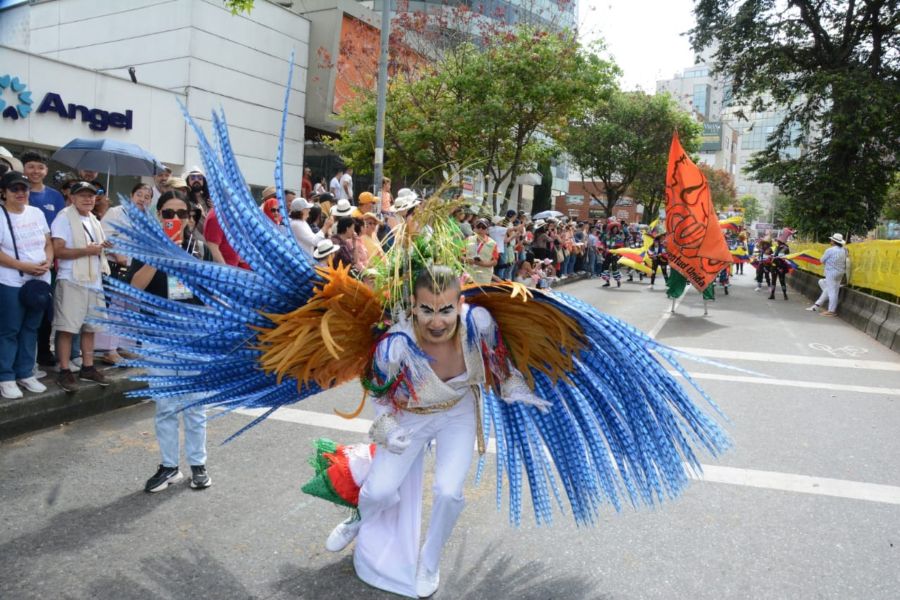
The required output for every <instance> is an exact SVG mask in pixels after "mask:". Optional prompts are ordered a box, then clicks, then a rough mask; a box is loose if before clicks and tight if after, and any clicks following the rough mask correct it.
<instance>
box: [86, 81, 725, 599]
mask: <svg viewBox="0 0 900 600" xmlns="http://www.w3.org/2000/svg"><path fill="white" fill-rule="evenodd" d="M291 71H293V69H291ZM288 89H290V85H288ZM287 105H288V99H287V98H285V109H284V111H285V115H286V113H287ZM285 118H286V117H285ZM186 119H187V120H188V123H189V124H190V126H191V127H192V128H193V130H194V132H195V133H196V134H197V138H198V144H197V146H198V151H199V153H200V155H201V156H202V158H203V163H204V166H205V167H206V172H207V174H208V175H209V183H210V192H211V193H212V195H213V196H214V200H215V202H216V207H217V211H221V212H220V218H221V222H222V226H223V228H224V230H225V233H226V235H227V236H228V238H229V240H233V245H234V249H235V251H236V252H237V253H238V254H240V256H242V257H245V259H246V260H247V262H248V264H249V265H250V267H251V268H250V269H249V270H245V269H239V268H235V267H231V266H227V265H221V264H212V263H205V262H202V261H200V260H198V259H197V258H196V257H193V256H191V255H190V254H188V253H187V252H185V251H184V250H183V249H182V248H180V247H179V246H177V245H176V244H174V243H173V242H172V241H171V240H170V239H168V238H167V237H166V235H165V233H164V232H163V231H162V229H161V228H160V227H158V226H152V223H151V221H150V217H148V216H147V215H146V214H145V213H143V212H142V211H140V210H139V209H137V208H136V207H134V206H132V205H130V204H128V203H127V199H126V200H125V202H126V205H127V209H126V210H127V211H128V213H129V217H130V219H129V220H130V224H129V226H128V227H124V228H123V229H124V230H125V231H124V232H123V233H125V234H126V235H124V236H123V238H122V242H121V247H117V251H119V252H121V253H124V254H130V255H134V256H135V257H137V258H139V259H140V260H142V261H143V262H144V263H145V264H147V265H151V266H153V267H155V268H157V269H163V270H164V271H165V272H166V273H167V274H169V275H170V276H173V277H177V278H178V280H179V281H181V282H182V283H183V284H184V285H185V287H186V288H187V289H189V290H190V291H191V292H192V293H194V294H195V295H196V296H197V298H198V300H200V301H201V302H202V305H196V306H195V305H186V304H184V303H180V302H177V301H174V300H172V299H170V298H164V297H157V296H154V295H152V294H146V293H144V292H142V291H140V290H136V289H134V288H133V287H130V286H128V285H127V284H125V283H122V282H119V281H116V280H110V281H108V287H109V293H110V294H111V295H112V296H114V297H118V298H121V299H122V301H123V302H126V303H128V304H129V305H134V306H135V309H134V310H129V311H114V310H110V312H109V314H108V317H107V318H106V319H104V320H103V322H104V323H105V324H107V325H108V326H109V327H110V328H111V330H113V331H114V332H116V333H119V334H120V335H124V336H126V337H130V338H133V339H138V340H141V341H142V342H143V345H142V346H141V348H142V353H150V354H152V355H151V356H148V357H147V360H135V361H131V363H130V364H132V365H133V366H135V367H148V366H157V367H159V368H167V367H168V368H175V369H178V371H177V373H176V374H174V375H155V374H147V375H141V376H139V378H140V379H142V380H144V381H147V382H148V383H149V386H148V387H147V388H146V389H143V390H140V391H139V392H138V393H140V394H141V395H145V396H150V397H152V398H157V397H168V396H171V395H173V394H178V395H186V394H193V393H198V394H202V398H203V400H202V403H203V404H211V405H214V406H219V407H222V408H224V409H226V410H234V409H238V408H254V409H262V411H263V413H262V414H261V415H260V416H259V417H257V418H255V419H254V420H253V421H251V422H249V423H247V424H246V425H245V426H244V427H242V428H241V429H240V430H239V431H238V432H236V433H235V435H240V434H241V433H243V432H246V431H247V430H248V429H250V428H251V427H253V426H254V425H256V424H257V423H259V422H261V421H262V420H264V419H265V418H266V417H267V416H269V415H270V414H271V413H272V412H274V411H275V410H277V409H278V408H279V407H282V406H285V405H288V404H292V403H295V402H298V401H300V400H303V399H305V398H308V397H311V396H314V395H317V394H319V393H321V392H322V391H323V390H326V389H332V388H335V387H337V386H339V385H341V384H343V383H345V382H348V381H351V380H354V379H360V381H362V382H363V385H364V386H365V388H366V390H367V391H368V393H370V394H372V396H373V397H374V398H375V401H376V412H377V413H378V417H377V419H376V421H375V422H374V423H373V428H372V430H371V436H372V439H373V441H374V442H375V443H376V446H375V450H374V459H373V461H372V463H371V467H370V469H369V472H368V473H367V474H366V476H365V477H360V480H359V481H356V480H355V479H354V482H355V483H356V484H358V485H359V486H360V487H358V488H357V489H356V492H355V497H354V490H353V488H352V487H342V488H340V490H341V491H343V492H345V493H346V498H344V497H342V501H343V502H344V503H345V504H346V505H350V506H358V509H359V513H360V515H361V518H360V520H359V523H358V527H356V529H357V532H358V537H357V546H356V548H355V549H354V565H355V567H356V569H357V573H358V574H359V576H360V577H361V578H362V579H363V580H365V581H367V582H369V583H372V584H373V585H377V586H379V587H383V588H385V589H389V590H391V591H394V592H396V593H400V594H404V595H407V596H417V595H420V594H421V595H428V594H430V593H432V592H434V590H435V589H436V588H437V586H438V584H439V561H440V555H441V550H442V548H443V546H444V544H445V543H446V541H447V539H448V537H449V536H450V534H451V532H452V530H453V526H454V523H455V522H456V519H457V518H458V516H459V513H460V511H461V509H462V505H463V502H462V481H463V479H464V477H465V473H466V471H467V469H468V466H469V462H470V461H471V457H472V448H473V446H474V445H475V444H476V443H477V444H478V447H479V454H480V458H479V468H478V471H477V473H478V475H476V478H477V477H479V476H480V474H481V473H483V464H484V463H483V459H484V455H483V454H482V453H481V450H482V449H483V448H486V447H487V444H488V442H489V441H491V438H493V440H494V441H495V442H496V445H495V447H496V460H497V467H498V468H497V471H496V473H497V482H496V483H497V490H498V494H500V495H501V497H502V495H503V492H504V491H507V493H506V494H505V495H506V496H507V498H508V504H509V519H510V522H511V523H513V524H519V523H520V522H521V518H522V505H523V491H525V490H527V493H530V504H531V506H532V507H533V510H534V515H535V519H536V520H537V521H538V522H539V523H549V522H550V519H551V518H552V515H553V512H554V510H553V509H554V505H557V506H558V507H559V508H560V509H565V511H566V512H567V513H568V514H571V515H572V516H573V518H574V520H575V522H576V523H577V524H579V525H588V524H592V523H597V522H599V521H600V519H601V517H600V515H601V511H602V510H605V509H606V508H608V507H609V506H613V507H616V508H619V507H621V506H622V505H623V504H630V505H632V506H654V507H655V506H657V504H658V503H659V502H660V501H662V500H666V499H669V498H673V497H675V496H677V495H678V494H679V492H680V491H681V490H683V489H684V488H685V487H686V486H687V485H688V484H689V483H690V481H691V478H692V477H694V476H695V473H697V472H700V471H702V467H701V464H700V460H699V457H698V456H697V454H696V452H695V446H698V447H703V448H704V449H706V450H707V451H708V452H709V453H711V454H712V455H718V454H719V453H720V452H722V451H724V450H725V449H726V448H727V447H728V445H729V441H728V438H727V436H726V435H725V434H724V432H723V431H722V430H721V429H720V428H719V426H718V425H717V424H716V422H715V420H714V419H713V418H712V417H711V416H709V415H707V414H706V413H705V412H703V411H701V410H700V407H698V406H697V405H696V404H695V403H694V401H693V400H692V398H691V396H690V395H689V394H688V393H687V392H686V391H685V390H684V389H683V388H682V387H681V386H680V383H679V381H678V380H677V379H676V378H675V377H674V376H673V375H672V374H671V373H670V372H669V370H668V369H669V368H674V369H676V370H678V371H680V372H684V368H683V367H682V366H681V365H680V364H679V363H678V360H677V358H676V357H678V356H683V353H681V352H679V351H676V350H674V349H672V348H668V347H667V346H665V345H663V344H661V343H659V342H657V341H656V340H654V339H652V338H650V337H649V336H647V335H646V334H644V333H642V332H640V331H638V330H636V329H634V328H633V327H631V326H630V325H627V324H626V323H623V322H621V321H619V320H618V319H615V318H613V317H611V316H609V315H606V314H603V313H601V312H599V311H598V310H596V309H595V308H594V307H592V306H590V305H588V304H585V303H584V302H582V301H580V300H578V299H576V298H573V297H571V296H567V295H566V294H562V293H548V292H542V291H539V290H528V289H526V288H525V287H524V286H522V285H521V284H515V283H511V282H501V283H492V284H486V285H473V286H466V287H463V288H462V289H461V290H460V289H459V288H458V283H456V281H457V278H458V277H460V276H461V275H462V273H463V271H464V270H465V265H464V264H463V262H462V261H463V257H464V256H465V245H464V244H463V242H462V240H461V239H460V234H459V228H458V227H457V226H456V224H455V223H454V222H453V220H452V219H451V218H450V214H451V212H452V210H453V208H455V205H454V203H452V202H449V203H448V202H445V201H444V200H443V199H441V198H438V197H435V198H431V199H428V200H427V201H424V202H422V203H421V205H419V204H418V200H417V199H416V200H415V201H411V200H410V199H409V198H411V196H410V197H409V198H407V199H406V200H404V206H406V211H405V218H404V219H403V221H401V222H400V223H398V224H397V227H396V228H395V231H394V239H395V242H394V244H393V245H392V246H391V248H390V250H389V251H387V252H386V254H385V256H384V257H383V258H382V259H380V260H378V261H375V262H376V263H377V264H376V265H375V266H374V267H372V268H374V269H375V270H376V271H377V272H376V273H375V274H374V275H373V276H372V277H371V281H372V284H371V287H370V286H369V285H367V284H366V283H364V282H362V281H360V280H358V279H355V278H354V277H352V276H351V274H350V268H349V267H347V266H343V267H336V266H330V265H324V266H316V265H314V264H311V261H310V259H309V258H308V257H307V255H306V253H305V252H301V251H300V249H299V246H298V244H297V242H296V241H295V239H294V238H293V236H290V235H286V234H285V233H283V232H282V231H280V230H279V229H278V228H276V227H275V226H274V224H273V223H272V222H271V221H270V220H269V219H268V218H267V217H266V216H265V215H264V214H262V212H261V211H260V210H259V209H258V207H257V206H256V201H255V199H254V198H253V196H252V195H251V194H250V191H249V190H248V189H247V186H246V185H245V183H244V182H245V180H244V178H243V176H242V174H241V173H240V171H239V169H238V168H237V162H236V159H235V156H234V152H233V150H232V148H231V145H230V143H229V141H228V132H227V128H226V126H225V121H224V116H223V115H221V114H219V113H214V114H213V118H212V121H211V124H210V127H211V129H212V131H213V132H214V135H215V138H216V139H215V140H214V141H213V142H210V141H209V140H207V138H206V136H205V134H204V133H203V131H202V130H201V128H200V126H199V125H197V123H196V122H195V121H194V120H193V119H192V118H191V117H189V116H186ZM283 140H284V131H282V134H281V141H282V142H283ZM282 157H283V143H282V144H280V145H279V150H278V154H277V159H276V168H275V181H276V187H277V188H278V189H279V190H280V191H283V187H284V183H283V170H282V162H283V161H282ZM399 196H400V194H398V198H397V200H396V201H395V205H394V206H395V208H397V209H398V212H402V211H399V205H398V203H399V202H400V200H401V199H400V197H399ZM278 197H280V198H281V197H283V194H281V193H279V194H278ZM445 268H446V269H449V270H450V273H447V271H446V270H445ZM462 297H464V298H465V303H463V301H462ZM181 321H185V322H190V323H191V325H192V327H191V329H190V331H189V332H182V329H181V328H177V327H176V328H177V330H178V332H179V334H180V335H172V334H171V331H172V328H173V325H172V323H173V322H175V323H177V322H181ZM298 342H299V343H298ZM610 348H616V351H615V352H610ZM664 363H665V366H664ZM622 381H626V382H628V385H622V384H621V382H622ZM703 397H704V398H706V399H707V400H709V398H708V397H707V396H705V395H704V396H703ZM363 400H365V398H364V399H363ZM363 406H364V402H362V403H360V405H359V407H358V409H357V410H356V411H355V412H354V413H351V414H348V415H346V416H347V417H348V418H353V417H354V416H356V415H357V414H359V413H360V412H361V411H362V409H363ZM259 434H260V435H263V433H262V432H259ZM232 437H234V436H232ZM431 439H437V440H438V444H437V461H438V469H437V473H436V477H435V485H436V487H437V493H436V495H435V503H434V506H433V513H432V519H431V524H430V526H429V529H428V532H427V534H426V537H425V543H424V546H423V547H422V548H421V549H420V548H419V537H418V528H419V524H418V523H419V519H418V516H419V515H420V513H421V507H422V502H421V498H422V491H421V486H422V470H423V467H422V465H423V458H422V456H423V455H422V450H423V448H424V447H425V445H426V444H427V442H428V441H429V440H431ZM231 448H232V450H233V451H239V449H238V448H236V447H234V446H232V447H231ZM363 449H364V450H365V453H366V454H368V455H369V456H371V455H372V454H373V452H372V446H371V445H370V444H364V446H363ZM322 459H325V460H328V461H330V460H334V461H335V463H334V465H332V466H339V465H340V460H339V457H337V456H332V457H326V456H324V455H323V456H322ZM317 469H318V467H317ZM327 470H329V471H330V467H329V468H328V469H327ZM357 474H358V475H359V473H357ZM504 479H506V481H507V482H508V483H505V482H504ZM525 479H527V484H526V483H525V481H524V480H525ZM557 482H562V484H561V485H558V484H557ZM335 491H337V490H335ZM401 515H403V516H402V517H401ZM348 528H350V529H352V523H351V524H346V523H345V524H344V526H343V527H342V528H341V529H342V530H346V529H348ZM338 533H339V534H340V535H339V537H340V538H344V539H345V538H347V537H352V531H351V532H350V534H348V535H346V536H345V535H344V534H343V533H341V531H339V532H338ZM299 535H301V536H304V535H308V534H305V533H304V532H300V533H299ZM339 541H340V540H339Z"/></svg>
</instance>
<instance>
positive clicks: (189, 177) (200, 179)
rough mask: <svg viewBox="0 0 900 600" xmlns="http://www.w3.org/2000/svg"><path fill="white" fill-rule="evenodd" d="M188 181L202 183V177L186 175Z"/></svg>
mask: <svg viewBox="0 0 900 600" xmlns="http://www.w3.org/2000/svg"><path fill="white" fill-rule="evenodd" d="M187 180H188V181H203V175H188V178H187Z"/></svg>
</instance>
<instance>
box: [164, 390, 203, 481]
mask: <svg viewBox="0 0 900 600" xmlns="http://www.w3.org/2000/svg"><path fill="white" fill-rule="evenodd" d="M193 401H194V398H192V397H191V396H185V397H181V398H157V399H156V440H157V442H159V453H160V463H162V465H163V466H164V467H177V466H178V463H179V460H178V459H179V458H180V456H181V453H180V449H179V445H178V415H179V414H180V415H181V417H182V420H183V421H184V449H185V453H186V454H187V459H188V464H189V465H191V466H199V465H205V464H206V407H205V406H194V407H191V408H187V409H184V410H181V409H182V408H184V407H185V406H187V405H188V404H190V403H192V402H193Z"/></svg>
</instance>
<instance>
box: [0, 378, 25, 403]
mask: <svg viewBox="0 0 900 600" xmlns="http://www.w3.org/2000/svg"><path fill="white" fill-rule="evenodd" d="M0 396H3V397H4V398H9V399H10V400H13V399H15V398H21V397H22V390H20V389H19V386H17V385H16V382H15V381H0Z"/></svg>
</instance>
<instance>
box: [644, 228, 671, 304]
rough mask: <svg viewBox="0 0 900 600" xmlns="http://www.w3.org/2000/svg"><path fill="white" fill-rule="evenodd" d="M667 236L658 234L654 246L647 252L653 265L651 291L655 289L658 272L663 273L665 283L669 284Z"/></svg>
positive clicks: (655, 236) (651, 267)
mask: <svg viewBox="0 0 900 600" xmlns="http://www.w3.org/2000/svg"><path fill="white" fill-rule="evenodd" d="M665 238H666V234H664V233H657V234H656V235H654V236H653V244H651V245H650V248H649V249H648V250H647V252H648V253H649V254H650V260H651V265H650V269H651V270H652V271H653V272H652V273H651V274H650V289H651V290H652V289H654V287H653V285H654V284H655V283H656V271H657V270H660V271H662V276H663V281H664V282H666V283H667V284H668V283H669V255H668V254H667V253H666V241H665Z"/></svg>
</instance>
